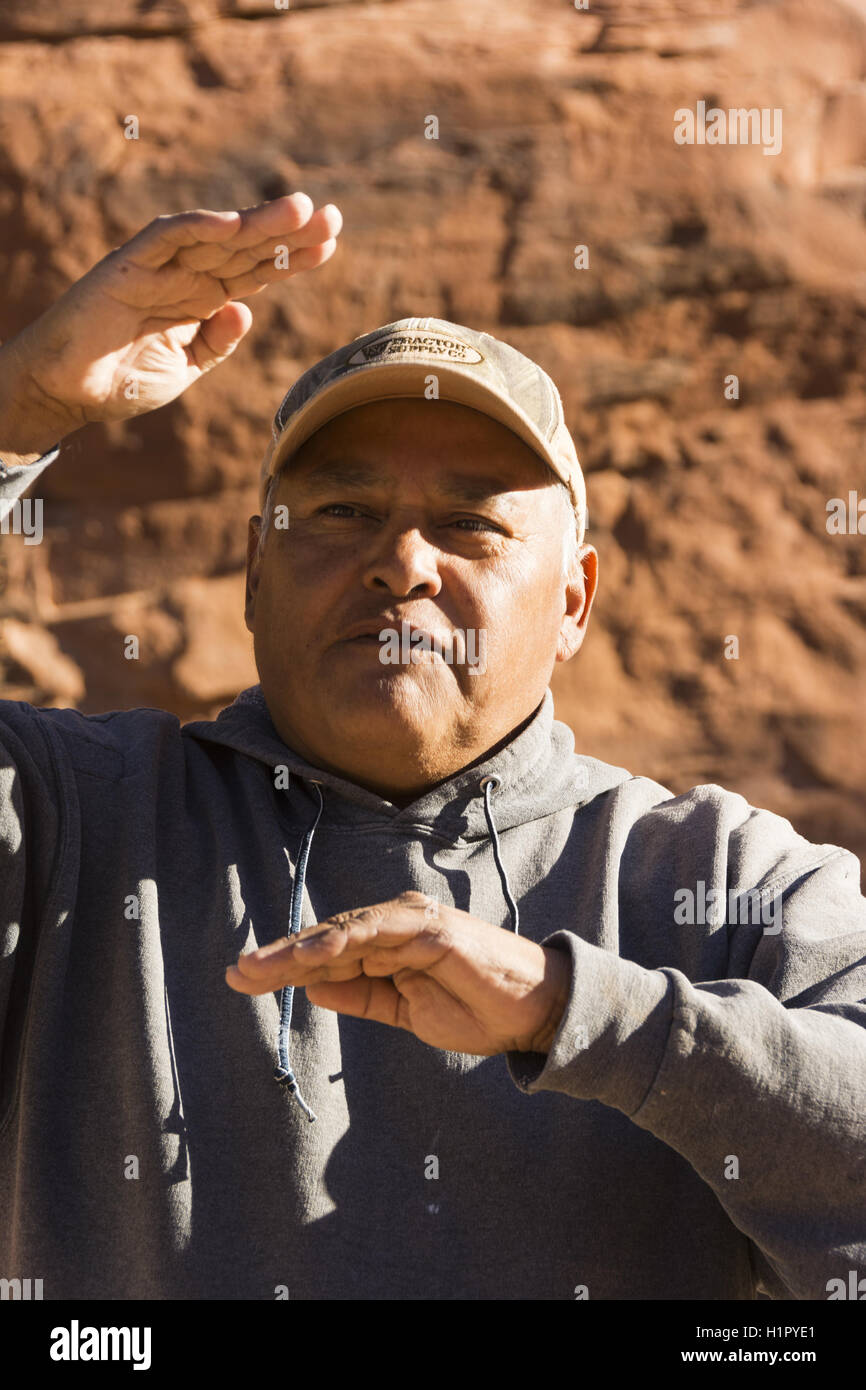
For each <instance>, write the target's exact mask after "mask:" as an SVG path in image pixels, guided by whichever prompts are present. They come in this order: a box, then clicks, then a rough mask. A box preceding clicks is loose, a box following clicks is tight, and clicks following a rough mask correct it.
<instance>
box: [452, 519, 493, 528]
mask: <svg viewBox="0 0 866 1390" xmlns="http://www.w3.org/2000/svg"><path fill="white" fill-rule="evenodd" d="M454 525H455V526H471V527H472V528H473V529H475V528H476V527H479V526H480V527H481V529H482V530H483V531H498V530H499V527H498V526H496V525H495V524H494V523H493V522H492V521H485V520H483V519H482V518H481V517H478V516H461V517H459V518H458V519H457V521H455V522H454Z"/></svg>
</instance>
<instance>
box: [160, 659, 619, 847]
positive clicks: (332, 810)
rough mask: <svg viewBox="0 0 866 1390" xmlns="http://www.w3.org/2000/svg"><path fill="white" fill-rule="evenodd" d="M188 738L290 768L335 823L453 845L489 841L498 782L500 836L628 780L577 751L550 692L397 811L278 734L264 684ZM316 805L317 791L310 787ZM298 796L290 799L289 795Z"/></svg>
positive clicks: (193, 726)
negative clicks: (505, 738)
mask: <svg viewBox="0 0 866 1390" xmlns="http://www.w3.org/2000/svg"><path fill="white" fill-rule="evenodd" d="M183 734H184V736H185V737H188V738H194V739H196V740H199V741H202V742H210V743H218V744H222V745H223V746H224V747H227V748H231V749H234V751H235V752H238V753H242V754H244V755H246V756H247V757H250V758H253V759H254V760H256V761H257V762H261V763H263V764H265V765H267V766H268V767H271V768H275V767H277V766H283V767H286V768H287V769H288V771H289V773H290V775H291V776H292V778H299V779H301V780H302V781H303V782H306V783H311V782H318V783H319V784H320V786H321V789H322V792H323V795H324V806H325V813H326V816H327V818H328V819H329V820H331V821H337V822H343V823H345V824H355V825H357V824H358V823H359V822H371V821H376V820H379V821H387V822H390V823H391V824H392V826H393V828H394V829H407V828H409V827H411V826H417V827H422V826H423V827H428V828H430V829H434V830H436V831H437V832H438V833H440V834H442V835H443V836H444V837H446V838H447V839H449V840H457V839H463V840H476V839H486V838H487V837H488V834H489V831H488V825H487V820H486V817H485V814H484V793H483V789H482V783H483V781H484V779H485V778H486V777H495V778H497V779H498V786H495V787H494V788H493V789H492V799H493V806H494V808H495V815H496V824H497V826H498V827H499V829H500V830H507V829H509V828H510V827H511V826H515V825H523V824H526V823H527V822H529V821H533V820H538V819H540V818H541V817H543V816H547V815H552V814H553V813H554V812H556V811H560V810H563V809H564V808H566V807H569V806H570V807H575V808H576V807H577V806H580V805H583V804H585V803H586V802H587V801H590V800H592V798H593V797H594V796H596V795H597V794H598V793H599V792H600V791H602V790H606V789H607V788H608V787H610V786H614V785H616V784H617V783H618V782H621V781H624V780H626V779H627V778H628V777H629V776H630V774H629V773H628V772H626V771H625V769H624V768H614V767H610V766H609V765H608V764H606V763H601V762H598V761H597V760H596V759H594V758H588V757H582V756H579V755H576V754H575V752H574V736H573V735H572V733H571V730H570V729H568V728H567V727H566V725H564V724H561V723H560V722H559V721H558V720H556V719H554V716H553V696H552V694H551V692H550V690H549V689H548V690H546V691H545V694H544V699H543V700H542V702H541V704H540V705H539V707H538V709H537V711H536V713H535V714H534V716H533V717H532V719H531V720H530V721H529V723H528V724H527V725H526V727H525V728H524V729H522V730H521V732H520V733H519V734H517V735H516V736H515V737H514V738H512V739H511V740H510V741H509V742H508V743H507V744H505V745H504V746H503V747H501V748H500V749H498V751H497V752H496V753H494V754H492V755H491V756H490V757H489V758H486V759H484V760H483V761H482V762H480V763H477V764H476V765H475V766H474V767H472V768H469V769H465V770H463V771H460V772H456V773H455V774H454V775H453V776H452V777H449V778H447V779H446V780H445V781H444V782H440V783H439V784H438V785H437V786H435V787H432V788H431V789H430V790H429V791H427V792H424V793H423V794H422V795H421V796H419V797H417V798H416V799H415V800H414V801H413V802H411V803H410V804H409V805H408V806H405V807H399V806H395V805H394V804H393V803H392V802H390V801H386V800H385V799H384V798H382V797H380V796H378V795H377V794H376V793H375V792H372V791H369V790H368V789H367V788H365V787H360V786H358V785H357V783H355V782H350V781H348V780H347V779H345V778H343V777H340V776H338V775H337V774H335V773H333V772H326V771H324V770H323V769H322V768H317V767H315V766H314V765H313V764H312V763H309V762H307V761H306V759H305V758H302V757H301V756H300V755H299V754H298V753H295V752H294V751H293V749H291V748H290V747H289V746H288V745H287V744H286V743H284V742H283V740H282V739H281V738H280V735H279V734H278V733H277V730H276V728H275V727H274V724H273V721H272V719H271V716H270V713H269V711H268V707H267V703H266V701H265V697H264V694H263V692H262V688H261V686H260V685H253V686H250V687H249V688H248V689H247V690H243V691H241V693H240V694H239V695H238V696H237V698H236V699H235V700H234V701H233V702H232V704H230V705H228V706H226V708H225V709H223V710H222V711H221V712H220V714H219V715H218V716H217V718H216V719H215V720H197V721H195V722H192V723H189V724H185V725H184V726H183ZM306 792H307V795H308V796H309V797H310V798H311V804H312V800H315V797H314V788H312V787H307V788H306ZM290 796H291V794H290Z"/></svg>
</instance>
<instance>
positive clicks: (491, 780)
mask: <svg viewBox="0 0 866 1390" xmlns="http://www.w3.org/2000/svg"><path fill="white" fill-rule="evenodd" d="M499 785H500V782H499V778H498V777H482V779H481V781H480V782H479V784H478V790H479V791H483V793H484V814H485V816H486V817H487V828H488V830H489V831H490V838H491V840H492V841H493V858H494V859H495V860H496V867H497V869H498V870H499V877H500V878H501V879H502V891H503V893H504V894H505V901H506V902H507V903H508V910H509V912H510V913H511V924H512V926H513V927H514V930H515V932H517V933H519V931H520V918H519V916H518V914H517V903H516V902H515V901H514V899H513V897H512V896H511V889H510V888H509V886H508V875H507V873H506V872H505V865H504V864H503V863H502V859H501V856H500V854H499V836H498V834H497V833H496V826H495V824H494V821H493V811H492V810H491V808H490V788H491V786H493V787H498V786H499Z"/></svg>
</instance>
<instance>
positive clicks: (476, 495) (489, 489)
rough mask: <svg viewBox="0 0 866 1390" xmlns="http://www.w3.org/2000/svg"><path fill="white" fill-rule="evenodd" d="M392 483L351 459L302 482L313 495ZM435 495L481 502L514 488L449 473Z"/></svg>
mask: <svg viewBox="0 0 866 1390" xmlns="http://www.w3.org/2000/svg"><path fill="white" fill-rule="evenodd" d="M391 481H392V475H389V474H386V473H381V472H379V471H378V470H377V469H375V468H372V467H370V466H369V465H368V464H363V463H355V462H354V461H351V460H348V459H334V460H333V461H332V462H330V463H322V464H320V465H319V466H318V467H317V468H316V469H315V471H314V472H311V473H308V474H306V475H305V476H303V477H301V478H299V479H298V483H299V486H300V487H301V488H302V489H303V490H304V492H307V493H311V494H316V493H324V492H329V491H330V490H331V489H332V488H334V487H387V486H388V484H389V483H391ZM433 491H434V492H435V493H436V495H437V496H439V497H453V498H455V499H459V500H460V501H463V502H480V501H483V500H485V499H488V498H489V499H493V498H494V497H496V496H497V495H498V494H501V493H505V492H511V491H513V485H512V486H509V485H508V484H507V483H506V482H505V481H504V480H503V479H501V478H491V477H487V476H485V475H484V474H480V473H447V474H446V475H445V476H444V477H442V478H439V479H438V480H437V482H436V484H435V486H434V488H433ZM503 501H504V498H503Z"/></svg>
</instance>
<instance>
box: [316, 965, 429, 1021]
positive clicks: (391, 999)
mask: <svg viewBox="0 0 866 1390" xmlns="http://www.w3.org/2000/svg"><path fill="white" fill-rule="evenodd" d="M306 990H307V997H308V999H309V1000H310V1002H311V1003H312V1004H317V1005H318V1006H319V1008H320V1009H335V1010H337V1011H338V1012H339V1013H341V1014H350V1015H351V1016H352V1017H353V1018H366V1019H368V1020H370V1021H372V1022H374V1023H388V1024H390V1026H391V1027H392V1028H408V1027H409V1005H408V1004H407V1002H406V1000H405V999H404V998H403V996H402V994H400V992H399V990H398V989H397V988H396V986H395V985H393V984H392V983H391V981H390V980H370V979H368V978H367V977H366V976H363V975H362V976H361V977H360V978H359V979H357V980H348V981H345V982H341V983H337V982H335V981H332V980H320V981H318V982H317V983H316V984H312V985H307V986H306Z"/></svg>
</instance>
